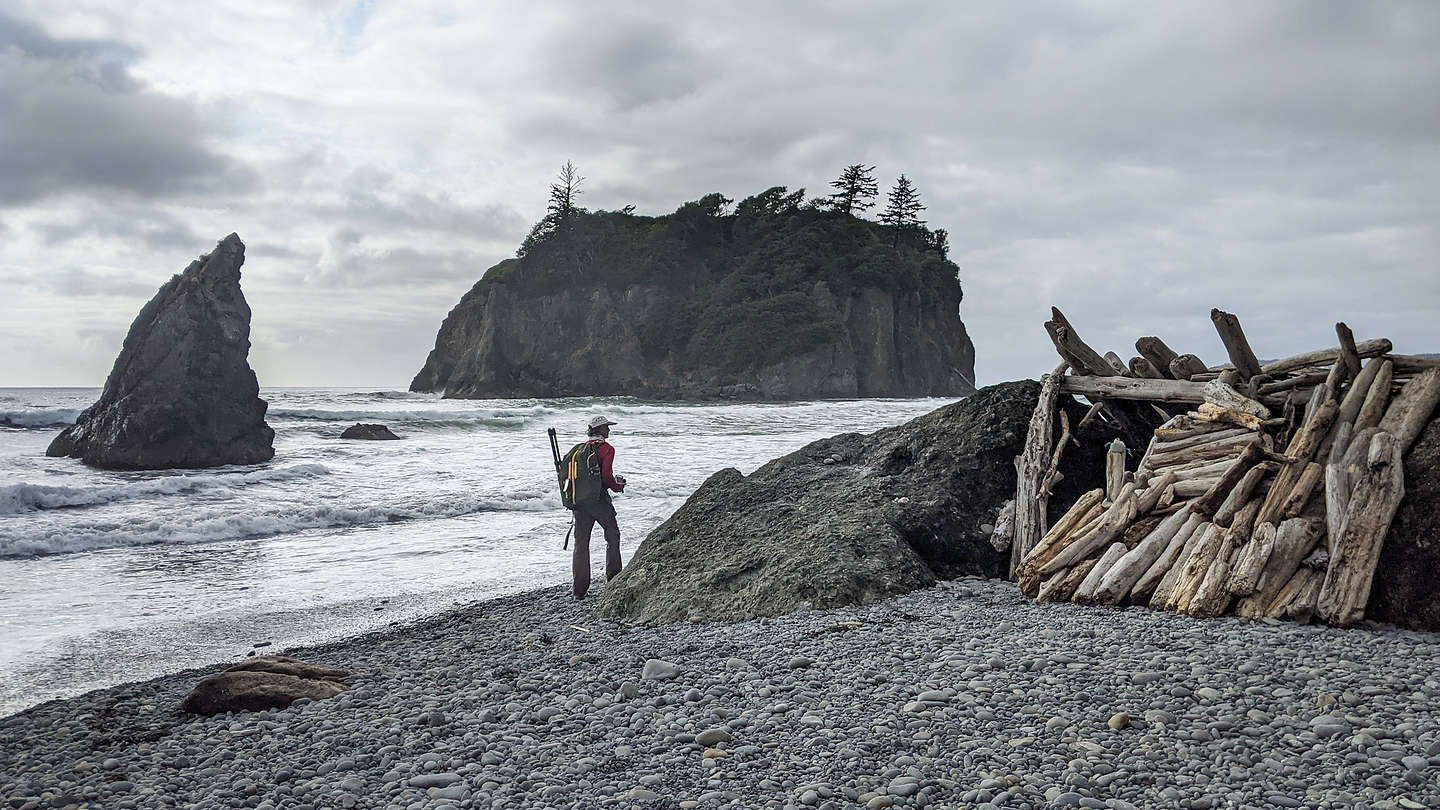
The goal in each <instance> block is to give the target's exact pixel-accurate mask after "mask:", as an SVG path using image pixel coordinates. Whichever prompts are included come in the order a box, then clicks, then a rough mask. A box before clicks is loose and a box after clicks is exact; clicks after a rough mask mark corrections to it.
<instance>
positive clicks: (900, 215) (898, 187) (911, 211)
mask: <svg viewBox="0 0 1440 810" xmlns="http://www.w3.org/2000/svg"><path fill="white" fill-rule="evenodd" d="M924 210H925V206H924V205H923V204H921V202H920V192H918V191H916V190H915V184H914V183H911V182H910V178H908V177H906V176H905V175H903V174H902V175H900V179H899V180H896V181H895V187H894V188H892V189H890V196H889V198H888V200H887V202H886V205H885V210H884V211H882V212H880V224H881V225H884V226H886V227H888V228H890V229H891V233H892V234H893V235H894V239H895V244H896V245H897V246H898V245H899V244H900V235H901V234H902V233H905V232H906V231H912V230H915V229H917V228H919V227H920V226H921V225H924V224H925V220H923V219H921V218H920V212H921V211H924Z"/></svg>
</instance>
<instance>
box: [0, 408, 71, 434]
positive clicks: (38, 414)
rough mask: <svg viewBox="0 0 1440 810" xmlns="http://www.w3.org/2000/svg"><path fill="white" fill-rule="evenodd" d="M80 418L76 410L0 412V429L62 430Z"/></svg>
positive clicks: (42, 409)
mask: <svg viewBox="0 0 1440 810" xmlns="http://www.w3.org/2000/svg"><path fill="white" fill-rule="evenodd" d="M79 416H80V409H78V408H26V409H24V410H19V411H0V427H8V428H20V429H23V430H39V429H45V428H63V427H70V426H71V425H73V424H75V419H76V418H78V417H79Z"/></svg>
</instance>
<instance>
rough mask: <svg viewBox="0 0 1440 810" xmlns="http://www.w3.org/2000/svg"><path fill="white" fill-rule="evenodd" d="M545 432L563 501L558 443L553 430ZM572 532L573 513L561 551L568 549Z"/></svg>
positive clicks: (562, 479)
mask: <svg viewBox="0 0 1440 810" xmlns="http://www.w3.org/2000/svg"><path fill="white" fill-rule="evenodd" d="M545 432H546V433H548V434H550V455H552V456H554V458H555V478H556V479H557V480H559V481H560V482H561V484H560V499H561V500H562V501H563V500H564V499H565V484H564V481H565V475H564V473H562V472H561V471H560V467H561V465H562V461H561V459H560V441H559V440H558V439H556V438H555V428H549V429H548V430H546V431H545ZM574 530H575V513H574V512H571V513H570V528H568V529H566V530H565V542H564V543H562V544H561V546H560V548H562V549H565V548H570V532H572V531H574Z"/></svg>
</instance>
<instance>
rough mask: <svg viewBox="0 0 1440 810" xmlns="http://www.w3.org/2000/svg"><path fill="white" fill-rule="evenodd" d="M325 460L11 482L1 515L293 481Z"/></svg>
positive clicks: (315, 472) (320, 469)
mask: <svg viewBox="0 0 1440 810" xmlns="http://www.w3.org/2000/svg"><path fill="white" fill-rule="evenodd" d="M329 472H330V468H329V467H326V466H325V465H324V464H295V465H292V466H289V467H278V468H275V469H260V470H251V471H249V472H243V473H202V474H196V475H167V476H163V477H159V478H152V479H150V480H146V481H134V482H131V483H127V484H114V485H110V486H91V487H67V486H53V485H45V484H12V485H10V486H7V487H0V515H14V514H19V513H21V512H33V511H39V510H44V509H65V508H74V507H82V506H98V505H100V504H107V503H115V502H117V501H129V500H138V499H140V498H149V497H153V496H160V495H179V494H181V493H187V492H197V491H200V490H213V489H220V488H227V489H236V488H239V487H244V486H248V485H252V484H260V483H269V482H279V481H293V480H295V479H298V478H314V477H315V476H319V475H326V474H328V473H329Z"/></svg>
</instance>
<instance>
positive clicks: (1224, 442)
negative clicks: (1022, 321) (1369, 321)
mask: <svg viewBox="0 0 1440 810" xmlns="http://www.w3.org/2000/svg"><path fill="white" fill-rule="evenodd" d="M1052 313H1053V317H1052V319H1051V320H1050V321H1048V322H1047V323H1046V324H1045V328H1046V331H1047V332H1048V333H1049V335H1050V337H1051V339H1052V341H1053V342H1054V344H1055V347H1056V350H1057V351H1058V352H1059V354H1060V357H1061V359H1062V360H1063V361H1064V362H1063V363H1062V364H1061V366H1060V368H1058V369H1056V371H1055V373H1053V374H1051V375H1049V376H1048V377H1047V378H1046V379H1045V381H1044V384H1043V385H1042V387H1041V394H1040V400H1039V403H1038V404H1037V406H1036V409H1035V413H1034V416H1033V417H1032V419H1031V422H1030V432H1029V435H1028V438H1027V443H1026V447H1025V451H1024V452H1023V453H1022V455H1021V456H1020V457H1019V458H1017V459H1016V461H1015V465H1016V470H1017V472H1018V474H1019V477H1018V483H1017V487H1016V499H1015V502H1014V513H1013V515H1006V516H1005V520H1006V531H1008V532H1010V533H1011V534H1012V537H1013V539H1012V567H1013V568H1014V573H1015V575H1016V578H1017V580H1018V581H1019V584H1020V587H1021V589H1022V590H1023V591H1024V592H1025V593H1027V594H1028V595H1030V596H1031V597H1032V598H1035V599H1037V600H1039V601H1042V602H1044V601H1074V602H1080V603H1091V604H1121V603H1128V604H1145V605H1149V606H1150V607H1152V608H1155V609H1162V610H1173V611H1179V612H1182V613H1185V614H1188V615H1190V616H1195V617H1202V618H1203V617H1213V616H1219V615H1221V614H1224V613H1227V612H1233V613H1234V614H1236V615H1239V616H1245V617H1252V618H1259V617H1275V618H1288V619H1295V620H1297V621H1308V620H1310V619H1311V618H1312V617H1318V618H1319V619H1320V620H1323V621H1325V622H1327V623H1330V624H1334V625H1338V626H1350V625H1353V624H1355V623H1356V622H1358V621H1360V620H1361V619H1362V618H1363V616H1364V610H1365V604H1366V602H1367V600H1368V598H1369V595H1370V583H1371V580H1372V578H1373V577H1374V574H1375V570H1376V566H1377V564H1378V561H1379V557H1380V548H1381V544H1382V543H1383V542H1384V540H1385V535H1386V532H1387V531H1388V529H1389V527H1390V522H1391V520H1392V518H1393V517H1394V515H1395V511H1396V509H1397V508H1398V507H1399V504H1400V501H1401V499H1402V498H1403V497H1404V494H1405V482H1404V466H1403V464H1402V458H1403V456H1404V454H1405V452H1406V450H1408V449H1409V447H1410V445H1411V444H1413V443H1414V441H1415V439H1416V438H1417V437H1418V436H1419V434H1420V431H1421V430H1422V428H1424V426H1425V424H1426V422H1427V421H1428V420H1429V418H1430V415H1431V413H1432V412H1433V411H1434V409H1435V407H1436V404H1437V402H1440V359H1435V358H1426V357H1414V356H1406V355H1398V354H1393V353H1392V351H1391V350H1392V348H1393V347H1392V346H1391V343H1390V341H1389V340H1386V339H1383V338H1382V339H1376V340H1367V341H1364V342H1361V343H1356V342H1355V340H1354V338H1353V336H1352V335H1351V333H1350V330H1349V328H1347V327H1346V326H1345V325H1344V324H1343V323H1341V324H1336V332H1337V334H1338V336H1339V340H1340V345H1339V346H1336V347H1334V348H1331V349H1324V350H1320V351H1314V352H1307V353H1305V354H1300V355H1296V356H1294V357H1287V358H1284V359H1282V360H1276V361H1274V362H1271V363H1265V364H1263V365H1262V364H1261V363H1260V362H1259V361H1258V360H1257V359H1256V357H1255V353H1254V352H1253V351H1252V350H1251V348H1250V345H1249V343H1248V341H1247V340H1246V338H1245V335H1244V332H1243V331H1242V330H1241V328H1240V322H1239V320H1238V319H1237V318H1236V317H1235V316H1234V315H1231V314H1229V313H1225V312H1221V311H1220V310H1213V311H1212V312H1211V319H1212V320H1213V321H1214V323H1215V326H1216V329H1217V330H1218V331H1219V333H1220V337H1221V339H1222V342H1223V343H1224V344H1225V347H1226V350H1227V353H1228V354H1229V356H1230V362H1229V363H1228V364H1225V365H1220V366H1214V367H1211V366H1207V365H1206V364H1205V363H1204V362H1203V361H1201V360H1200V359H1199V358H1198V357H1196V356H1194V355H1190V354H1177V353H1176V352H1174V351H1172V350H1171V349H1170V348H1169V347H1168V346H1166V345H1165V343H1164V341H1162V340H1160V339H1159V338H1157V337H1142V338H1140V339H1139V340H1138V341H1136V343H1135V348H1136V351H1137V353H1138V356H1137V357H1133V358H1131V359H1130V360H1129V361H1128V362H1124V361H1122V360H1121V358H1119V357H1118V356H1116V355H1114V354H1113V353H1110V354H1105V355H1101V354H1099V353H1097V352H1096V351H1095V350H1094V349H1092V348H1090V347H1089V346H1088V345H1086V344H1085V342H1084V341H1083V340H1081V338H1080V337H1079V335H1078V334H1077V333H1076V332H1075V329H1074V327H1073V326H1072V325H1071V324H1070V323H1069V321H1067V320H1066V319H1065V316H1064V315H1062V314H1061V313H1060V311H1059V310H1058V309H1055V310H1052ZM1067 368H1068V369H1070V370H1071V372H1072V373H1070V374H1066V373H1065V372H1066V369H1067ZM1061 393H1068V394H1072V395H1077V396H1082V397H1084V398H1085V399H1087V400H1088V401H1089V402H1091V403H1092V407H1091V411H1090V413H1089V414H1087V416H1086V420H1089V419H1091V418H1101V419H1104V418H1105V409H1106V403H1108V402H1112V401H1114V400H1135V401H1141V402H1149V403H1152V404H1154V405H1155V406H1156V407H1160V406H1162V405H1163V406H1165V407H1166V408H1168V410H1166V411H1165V414H1164V415H1165V416H1170V415H1171V414H1172V413H1174V412H1176V411H1179V410H1182V409H1183V408H1184V407H1185V406H1191V407H1192V409H1191V410H1189V411H1187V412H1184V413H1180V414H1179V415H1174V416H1173V417H1171V418H1169V419H1168V421H1166V422H1165V423H1164V424H1163V425H1162V426H1161V427H1160V428H1159V429H1157V430H1155V432H1154V437H1153V439H1152V440H1151V441H1150V445H1149V447H1147V448H1146V449H1145V451H1144V453H1143V455H1142V456H1141V457H1140V459H1139V461H1138V464H1137V465H1136V466H1135V468H1134V469H1133V470H1130V469H1126V467H1127V464H1126V456H1127V453H1128V452H1130V451H1128V450H1127V449H1126V448H1125V447H1124V446H1123V445H1121V444H1120V443H1119V442H1116V443H1112V445H1111V447H1110V448H1109V453H1108V454H1107V459H1106V461H1107V477H1106V487H1105V489H1103V490H1101V489H1096V490H1094V491H1091V492H1089V493H1086V494H1085V495H1084V496H1082V497H1081V498H1080V499H1079V500H1078V501H1076V502H1075V503H1074V504H1073V505H1072V506H1071V507H1070V509H1069V510H1068V511H1067V512H1066V513H1065V514H1064V516H1063V517H1062V518H1060V519H1059V521H1058V522H1056V523H1055V525H1054V526H1049V527H1047V526H1046V525H1045V510H1046V499H1047V498H1048V495H1049V493H1050V491H1051V489H1052V488H1053V486H1054V482H1055V479H1056V472H1055V471H1056V468H1057V466H1058V460H1059V458H1060V455H1061V453H1062V452H1063V451H1064V449H1065V444H1066V441H1067V440H1068V438H1069V432H1070V431H1069V423H1068V420H1066V419H1065V418H1064V412H1063V411H1061V413H1060V415H1061V417H1062V418H1061V420H1060V421H1061V437H1060V440H1059V441H1058V442H1057V441H1054V440H1053V438H1054V423H1055V421H1056V402H1057V399H1058V396H1059V395H1060V394H1061ZM1177 406H1178V407H1177Z"/></svg>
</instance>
